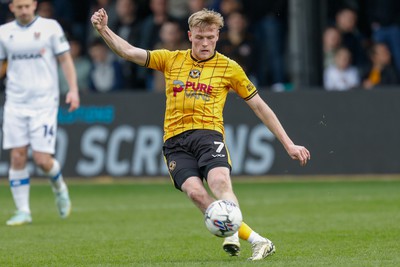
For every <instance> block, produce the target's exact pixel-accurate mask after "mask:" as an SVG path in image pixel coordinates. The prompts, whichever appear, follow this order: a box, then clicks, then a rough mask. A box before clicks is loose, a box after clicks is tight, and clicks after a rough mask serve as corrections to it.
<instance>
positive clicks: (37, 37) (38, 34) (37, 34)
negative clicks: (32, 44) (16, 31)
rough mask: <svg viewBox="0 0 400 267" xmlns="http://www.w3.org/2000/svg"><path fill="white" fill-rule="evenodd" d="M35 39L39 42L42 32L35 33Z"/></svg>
mask: <svg viewBox="0 0 400 267" xmlns="http://www.w3.org/2000/svg"><path fill="white" fill-rule="evenodd" d="M33 37H34V38H35V40H39V39H40V32H35V33H34V34H33Z"/></svg>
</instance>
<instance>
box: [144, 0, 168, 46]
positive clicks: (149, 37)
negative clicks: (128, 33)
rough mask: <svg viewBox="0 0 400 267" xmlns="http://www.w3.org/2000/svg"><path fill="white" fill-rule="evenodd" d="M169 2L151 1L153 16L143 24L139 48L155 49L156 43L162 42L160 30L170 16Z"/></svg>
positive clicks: (163, 0) (149, 16) (162, 0)
mask: <svg viewBox="0 0 400 267" xmlns="http://www.w3.org/2000/svg"><path fill="white" fill-rule="evenodd" d="M167 5H168V0H150V1H149V7H150V10H151V14H150V15H148V16H147V17H146V18H145V19H144V20H143V22H142V25H141V32H140V40H139V44H138V45H139V46H140V47H145V48H146V49H150V50H151V49H154V46H155V44H156V43H158V42H159V41H160V29H161V26H162V24H163V23H164V22H166V21H167V20H168V18H169V16H168V9H167Z"/></svg>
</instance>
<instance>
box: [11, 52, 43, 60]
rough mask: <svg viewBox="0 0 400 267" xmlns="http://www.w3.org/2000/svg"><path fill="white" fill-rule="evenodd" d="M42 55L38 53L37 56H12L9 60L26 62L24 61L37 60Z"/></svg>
mask: <svg viewBox="0 0 400 267" xmlns="http://www.w3.org/2000/svg"><path fill="white" fill-rule="evenodd" d="M41 57H42V55H41V54H40V53H37V54H33V53H32V54H13V55H11V60H26V59H37V58H41Z"/></svg>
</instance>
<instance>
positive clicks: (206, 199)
mask: <svg viewBox="0 0 400 267" xmlns="http://www.w3.org/2000/svg"><path fill="white" fill-rule="evenodd" d="M181 190H182V191H183V192H184V193H186V195H187V196H188V197H189V198H190V200H192V202H193V203H194V204H195V205H196V207H198V208H199V209H200V211H201V212H202V213H203V214H204V213H205V211H206V209H207V208H208V206H209V205H210V204H211V203H212V202H213V201H215V199H214V198H213V197H211V196H210V195H209V194H208V192H207V190H206V189H205V187H204V185H203V181H202V180H201V179H200V178H199V177H195V176H192V177H189V178H188V179H186V180H185V182H184V183H183V184H182V186H181Z"/></svg>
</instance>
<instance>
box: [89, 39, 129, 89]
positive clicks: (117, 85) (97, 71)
mask: <svg viewBox="0 0 400 267" xmlns="http://www.w3.org/2000/svg"><path fill="white" fill-rule="evenodd" d="M89 55H90V58H91V61H92V68H91V70H90V78H89V87H90V90H91V91H94V92H99V93H106V92H112V91H117V90H121V89H122V87H123V76H122V71H121V64H120V62H119V61H118V60H117V59H115V57H113V55H112V54H111V53H110V50H109V49H108V47H107V46H106V44H105V43H104V41H103V40H102V39H101V38H99V39H95V40H94V41H93V42H92V43H91V44H90V46H89Z"/></svg>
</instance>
